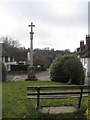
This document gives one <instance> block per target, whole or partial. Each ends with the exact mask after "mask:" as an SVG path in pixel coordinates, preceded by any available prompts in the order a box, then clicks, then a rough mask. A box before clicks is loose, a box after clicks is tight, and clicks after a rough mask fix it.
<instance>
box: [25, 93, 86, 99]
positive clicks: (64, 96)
mask: <svg viewBox="0 0 90 120" xmlns="http://www.w3.org/2000/svg"><path fill="white" fill-rule="evenodd" d="M83 96H84V97H87V96H88V94H85V95H83ZM79 97H80V96H79V95H71V96H70V95H58V96H57V95H48V96H47V95H44V96H43V95H40V96H39V98H40V99H60V98H63V99H64V98H79ZM27 98H28V99H37V96H35V95H34V96H32V95H31V96H29V95H28V96H27Z"/></svg>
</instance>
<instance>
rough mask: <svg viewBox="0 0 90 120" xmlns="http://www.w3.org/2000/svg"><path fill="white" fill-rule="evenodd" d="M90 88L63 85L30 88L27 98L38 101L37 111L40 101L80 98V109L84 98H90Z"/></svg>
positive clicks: (28, 88)
mask: <svg viewBox="0 0 90 120" xmlns="http://www.w3.org/2000/svg"><path fill="white" fill-rule="evenodd" d="M89 93H90V86H86V85H62V86H28V87H27V98H28V99H37V109H38V108H39V100H40V99H57V98H70V97H72V98H79V100H78V106H77V107H78V108H80V106H81V99H82V96H88V94H89Z"/></svg>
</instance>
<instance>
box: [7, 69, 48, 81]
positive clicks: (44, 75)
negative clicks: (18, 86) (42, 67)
mask: <svg viewBox="0 0 90 120" xmlns="http://www.w3.org/2000/svg"><path fill="white" fill-rule="evenodd" d="M49 76H50V74H49V70H47V71H43V72H38V73H36V78H37V79H38V80H39V81H50V77H49ZM26 78H27V74H26V73H20V74H19V73H10V74H8V76H7V80H8V81H19V80H22V81H24V80H25V79H26Z"/></svg>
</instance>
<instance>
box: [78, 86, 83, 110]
mask: <svg viewBox="0 0 90 120" xmlns="http://www.w3.org/2000/svg"><path fill="white" fill-rule="evenodd" d="M82 93H83V86H81V92H80V98H79V102H78V108H80V105H81V99H82Z"/></svg>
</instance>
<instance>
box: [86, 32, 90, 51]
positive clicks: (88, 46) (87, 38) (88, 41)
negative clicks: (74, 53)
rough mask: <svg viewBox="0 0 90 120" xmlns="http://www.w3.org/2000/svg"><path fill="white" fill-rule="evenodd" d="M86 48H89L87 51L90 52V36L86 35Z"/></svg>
mask: <svg viewBox="0 0 90 120" xmlns="http://www.w3.org/2000/svg"><path fill="white" fill-rule="evenodd" d="M86 46H87V50H90V35H89V34H88V35H86Z"/></svg>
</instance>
